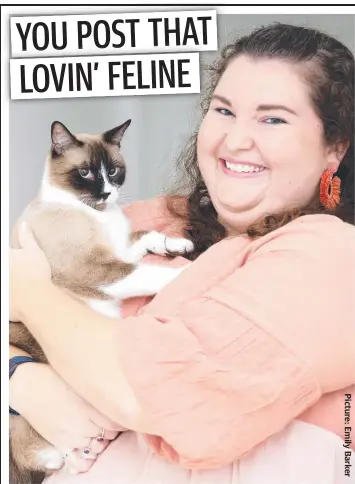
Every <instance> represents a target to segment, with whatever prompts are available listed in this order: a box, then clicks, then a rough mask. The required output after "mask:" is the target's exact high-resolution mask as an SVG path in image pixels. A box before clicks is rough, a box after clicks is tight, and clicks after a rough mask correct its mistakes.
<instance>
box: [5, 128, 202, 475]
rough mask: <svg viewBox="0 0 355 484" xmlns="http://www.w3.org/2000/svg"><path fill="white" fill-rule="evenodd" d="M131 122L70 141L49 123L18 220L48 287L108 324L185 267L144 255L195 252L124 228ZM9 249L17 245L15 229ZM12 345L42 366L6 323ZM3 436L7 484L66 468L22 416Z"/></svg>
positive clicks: (18, 329)
mask: <svg viewBox="0 0 355 484" xmlns="http://www.w3.org/2000/svg"><path fill="white" fill-rule="evenodd" d="M130 123H131V120H128V121H126V122H125V123H123V124H121V125H120V126H118V127H116V128H114V129H111V130H110V131H107V132H105V133H104V134H102V135H89V134H77V135H74V134H72V133H71V132H70V131H69V130H68V129H67V128H66V127H65V126H64V125H63V124H62V123H60V122H58V121H56V122H54V123H52V127H51V138H52V145H51V150H50V152H49V154H48V156H47V159H46V163H45V169H44V174H43V179H42V184H41V187H40V190H39V193H38V196H37V198H36V199H35V200H34V201H33V202H31V203H30V204H29V205H28V207H27V208H26V209H25V211H24V213H23V215H22V216H21V218H20V220H19V222H18V223H20V222H23V221H26V222H27V223H28V225H29V227H30V228H31V230H32V232H33V234H34V236H35V238H36V240H37V242H38V244H39V246H40V247H41V248H42V250H43V251H44V252H45V254H46V257H47V259H48V261H49V264H50V266H51V269H52V280H53V282H54V283H55V284H57V285H58V286H60V287H62V288H64V289H65V290H67V291H69V292H70V293H71V294H72V295H75V296H76V297H78V298H80V299H81V300H84V301H85V302H86V303H87V304H88V305H89V306H90V307H91V308H93V309H94V310H95V311H97V312H98V313H101V314H104V315H106V316H109V317H113V318H119V317H120V301H122V300H123V299H126V298H130V297H135V296H146V295H154V294H156V293H158V292H159V291H160V290H161V289H162V288H163V287H164V286H165V285H167V284H168V283H169V282H170V281H172V280H173V279H175V278H176V277H177V276H178V275H179V274H180V273H181V271H182V270H184V269H185V268H186V266H185V267H184V268H179V269H176V268H170V267H166V266H165V267H164V266H160V265H157V266H156V265H152V264H140V262H141V260H142V258H143V257H144V256H145V255H146V254H147V253H155V254H161V255H167V254H169V255H177V254H184V253H186V252H189V251H191V250H193V243H192V242H191V241H189V240H187V239H184V238H172V237H166V236H165V235H163V234H161V233H159V232H154V231H151V232H146V231H140V232H133V233H132V232H131V230H130V223H129V220H128V219H127V218H126V217H125V216H124V214H123V212H122V210H121V208H120V206H119V205H118V201H119V193H120V188H121V187H122V185H123V183H124V181H125V177H126V163H125V160H124V158H123V156H122V154H121V152H120V147H121V140H122V137H123V135H124V133H125V131H126V129H127V128H128V126H129V125H130ZM11 245H12V246H13V247H18V239H17V230H16V227H15V230H14V233H13V234H12V240H11ZM48 324H50V321H49V322H48ZM10 343H11V344H13V345H15V346H17V347H19V348H21V349H23V350H25V351H26V352H28V353H29V354H30V355H32V356H33V357H34V358H37V359H38V360H39V361H41V362H44V363H46V362H47V359H46V356H45V354H44V353H43V351H42V349H41V348H40V346H39V345H38V343H37V341H36V340H35V339H34V337H33V336H32V335H31V334H30V332H29V331H28V330H27V329H26V327H25V326H24V325H23V324H22V323H13V322H10ZM74 425H75V423H74ZM9 438H10V483H11V484H30V483H31V484H32V483H36V484H37V483H40V482H42V481H43V479H44V477H45V475H48V474H50V473H51V472H54V471H55V470H58V469H61V468H63V467H65V459H66V453H65V451H63V450H60V449H56V448H55V447H53V446H52V445H51V444H50V443H49V442H47V441H46V440H44V439H43V438H42V437H41V436H40V435H39V434H38V433H37V432H36V431H35V430H34V429H33V428H32V427H31V426H30V425H29V423H28V422H27V421H26V420H25V419H24V418H23V417H22V416H12V415H11V416H10V436H9Z"/></svg>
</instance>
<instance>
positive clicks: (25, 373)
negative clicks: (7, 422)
mask: <svg viewBox="0 0 355 484" xmlns="http://www.w3.org/2000/svg"><path fill="white" fill-rule="evenodd" d="M48 369H50V368H49V365H45V364H43V363H23V364H22V365H19V366H18V367H17V369H16V371H15V373H14V374H13V375H12V377H11V378H10V383H9V406H10V407H11V408H12V409H13V410H15V411H16V412H18V413H19V414H20V415H25V414H26V410H27V405H31V398H29V397H30V395H31V394H33V392H35V393H38V392H37V385H38V383H40V381H41V375H43V372H44V371H48Z"/></svg>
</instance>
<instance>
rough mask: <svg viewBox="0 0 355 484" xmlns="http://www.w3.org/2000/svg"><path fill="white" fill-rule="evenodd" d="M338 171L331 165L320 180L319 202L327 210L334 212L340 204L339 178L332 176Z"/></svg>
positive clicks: (335, 166)
mask: <svg viewBox="0 0 355 484" xmlns="http://www.w3.org/2000/svg"><path fill="white" fill-rule="evenodd" d="M337 170H338V167H337V165H336V164H331V165H330V166H329V167H328V168H327V170H326V171H325V172H324V173H323V175H322V178H321V180H320V196H319V199H320V202H321V204H322V205H323V207H325V208H327V209H328V210H335V209H336V208H337V206H338V205H339V203H340V184H341V181H340V178H338V177H337V176H333V175H334V173H336V171H337Z"/></svg>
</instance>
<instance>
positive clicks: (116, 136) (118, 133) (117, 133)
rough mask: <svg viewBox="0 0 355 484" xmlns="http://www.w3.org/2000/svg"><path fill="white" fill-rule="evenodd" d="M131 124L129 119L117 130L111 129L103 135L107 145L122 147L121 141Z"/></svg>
mask: <svg viewBox="0 0 355 484" xmlns="http://www.w3.org/2000/svg"><path fill="white" fill-rule="evenodd" d="M130 124H131V120H130V119H128V120H127V121H126V122H124V123H123V124H121V125H120V126H117V128H113V129H110V131H106V133H104V134H103V135H102V136H103V139H104V141H106V143H109V144H111V145H118V146H119V147H120V146H121V139H122V137H123V135H124V133H125V131H126V129H127V128H128V126H129V125H130Z"/></svg>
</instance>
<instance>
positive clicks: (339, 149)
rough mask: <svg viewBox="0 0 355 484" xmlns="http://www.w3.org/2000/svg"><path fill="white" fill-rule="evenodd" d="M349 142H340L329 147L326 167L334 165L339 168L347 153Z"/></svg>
mask: <svg viewBox="0 0 355 484" xmlns="http://www.w3.org/2000/svg"><path fill="white" fill-rule="evenodd" d="M349 145H350V142H349V141H348V140H347V141H341V142H339V143H336V144H334V145H332V146H330V147H329V150H328V157H327V158H328V165H334V164H335V165H336V166H339V165H340V163H341V162H342V160H343V158H344V156H345V154H346V152H347V151H348V148H349Z"/></svg>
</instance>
